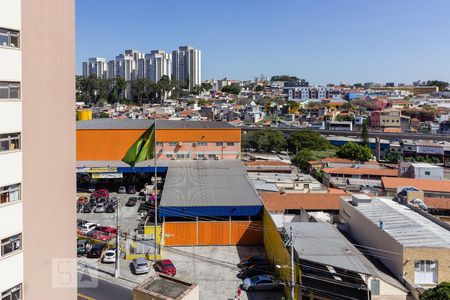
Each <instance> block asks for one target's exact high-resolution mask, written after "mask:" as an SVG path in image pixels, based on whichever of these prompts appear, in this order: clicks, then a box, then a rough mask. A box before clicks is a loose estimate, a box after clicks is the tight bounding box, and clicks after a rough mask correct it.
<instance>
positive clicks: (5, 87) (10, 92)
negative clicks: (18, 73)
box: [0, 81, 20, 99]
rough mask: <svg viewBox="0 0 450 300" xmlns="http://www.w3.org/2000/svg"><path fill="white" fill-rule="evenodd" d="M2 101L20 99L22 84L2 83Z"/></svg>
mask: <svg viewBox="0 0 450 300" xmlns="http://www.w3.org/2000/svg"><path fill="white" fill-rule="evenodd" d="M0 99H20V83H19V82H5V81H0Z"/></svg>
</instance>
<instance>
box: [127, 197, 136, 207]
mask: <svg viewBox="0 0 450 300" xmlns="http://www.w3.org/2000/svg"><path fill="white" fill-rule="evenodd" d="M136 202H137V198H136V197H130V198H129V199H128V201H127V203H125V206H128V207H132V206H135V205H136Z"/></svg>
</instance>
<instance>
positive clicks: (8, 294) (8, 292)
mask: <svg viewBox="0 0 450 300" xmlns="http://www.w3.org/2000/svg"><path fill="white" fill-rule="evenodd" d="M17 291H19V293H20V296H19V298H18V299H19V300H21V299H23V291H22V284H21V283H20V284H18V285H16V286H14V287H12V288H10V289H8V290H6V291H4V292H2V294H1V297H2V298H1V299H2V300H12V299H13V297H12V294H13V293H14V292H17ZM7 297H8V298H7ZM16 299H17V298H16Z"/></svg>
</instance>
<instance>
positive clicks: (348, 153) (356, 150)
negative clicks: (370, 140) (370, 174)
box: [336, 142, 372, 162]
mask: <svg viewBox="0 0 450 300" xmlns="http://www.w3.org/2000/svg"><path fill="white" fill-rule="evenodd" d="M336 154H337V156H338V157H340V158H346V159H351V160H357V161H361V162H364V161H368V160H370V159H371V158H372V150H370V148H369V147H367V146H363V145H358V144H356V143H353V142H349V143H346V144H345V145H344V146H342V147H341V148H339V150H338V151H337V152H336Z"/></svg>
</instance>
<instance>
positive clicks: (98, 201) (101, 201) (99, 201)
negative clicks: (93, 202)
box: [97, 197, 109, 204]
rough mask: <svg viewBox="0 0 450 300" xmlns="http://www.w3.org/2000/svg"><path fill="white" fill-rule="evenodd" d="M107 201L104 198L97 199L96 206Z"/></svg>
mask: <svg viewBox="0 0 450 300" xmlns="http://www.w3.org/2000/svg"><path fill="white" fill-rule="evenodd" d="M108 201H109V200H108V198H106V197H100V198H97V204H98V203H103V204H106V203H107V202H108Z"/></svg>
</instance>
